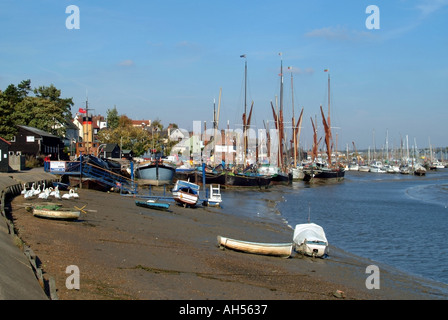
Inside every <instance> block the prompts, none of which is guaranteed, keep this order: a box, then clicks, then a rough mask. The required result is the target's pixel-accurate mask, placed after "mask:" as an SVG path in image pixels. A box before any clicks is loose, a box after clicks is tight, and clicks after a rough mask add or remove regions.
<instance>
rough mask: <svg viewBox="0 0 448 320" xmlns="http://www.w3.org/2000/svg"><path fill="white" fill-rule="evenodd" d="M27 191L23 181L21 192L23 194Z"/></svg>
mask: <svg viewBox="0 0 448 320" xmlns="http://www.w3.org/2000/svg"><path fill="white" fill-rule="evenodd" d="M26 192H27V191H26V183H24V184H23V190H22V192H21V194H25V193H26Z"/></svg>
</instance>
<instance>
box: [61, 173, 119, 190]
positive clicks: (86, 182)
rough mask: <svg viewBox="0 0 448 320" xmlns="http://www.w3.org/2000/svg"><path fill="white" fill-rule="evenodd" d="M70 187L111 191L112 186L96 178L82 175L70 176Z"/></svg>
mask: <svg viewBox="0 0 448 320" xmlns="http://www.w3.org/2000/svg"><path fill="white" fill-rule="evenodd" d="M69 183H70V187H80V188H81V187H82V188H83V189H90V190H97V191H109V190H110V189H111V186H109V185H108V184H106V183H103V182H102V181H100V180H97V179H94V178H87V177H86V178H84V177H83V178H81V177H80V176H70V177H69Z"/></svg>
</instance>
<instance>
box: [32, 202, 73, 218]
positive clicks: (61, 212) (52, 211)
mask: <svg viewBox="0 0 448 320" xmlns="http://www.w3.org/2000/svg"><path fill="white" fill-rule="evenodd" d="M32 212H33V216H35V217H38V218H46V219H57V220H77V219H78V218H79V217H80V215H81V211H80V210H75V209H71V208H61V206H59V205H41V206H35V207H32Z"/></svg>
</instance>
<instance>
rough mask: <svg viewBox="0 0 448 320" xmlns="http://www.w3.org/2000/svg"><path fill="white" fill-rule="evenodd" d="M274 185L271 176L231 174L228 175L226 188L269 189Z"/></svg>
mask: <svg viewBox="0 0 448 320" xmlns="http://www.w3.org/2000/svg"><path fill="white" fill-rule="evenodd" d="M271 184H272V177H271V176H264V175H246V174H230V173H228V174H227V175H226V184H225V186H226V187H258V188H267V187H269V186H270V185H271Z"/></svg>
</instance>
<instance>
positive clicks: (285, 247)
mask: <svg viewBox="0 0 448 320" xmlns="http://www.w3.org/2000/svg"><path fill="white" fill-rule="evenodd" d="M218 246H219V247H221V248H228V249H232V250H236V251H241V252H246V253H254V254H262V255H268V256H278V257H283V258H289V257H290V256H291V253H292V248H293V244H292V243H262V242H249V241H242V240H235V239H230V238H226V237H222V236H218Z"/></svg>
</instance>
